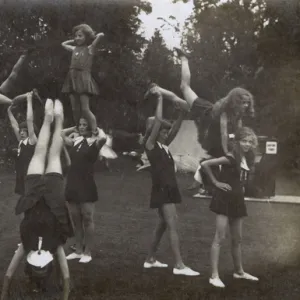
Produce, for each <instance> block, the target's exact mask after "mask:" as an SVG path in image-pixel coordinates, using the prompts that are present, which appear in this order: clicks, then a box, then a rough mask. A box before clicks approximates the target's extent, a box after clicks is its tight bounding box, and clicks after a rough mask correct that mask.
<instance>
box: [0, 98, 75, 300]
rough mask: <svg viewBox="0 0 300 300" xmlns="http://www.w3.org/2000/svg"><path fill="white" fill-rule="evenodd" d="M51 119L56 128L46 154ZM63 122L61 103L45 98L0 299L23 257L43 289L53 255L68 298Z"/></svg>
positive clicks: (4, 296)
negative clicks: (17, 240)
mask: <svg viewBox="0 0 300 300" xmlns="http://www.w3.org/2000/svg"><path fill="white" fill-rule="evenodd" d="M53 118H54V119H55V129H54V133H53V136H52V141H51V146H50V148H49V151H48V143H49V140H50V135H51V133H50V128H51V124H52V122H53ZM63 121H64V116H63V107H62V104H61V102H60V101H59V100H55V105H54V107H53V101H52V100H51V99H47V101H46V104H45V117H44V122H43V125H42V128H41V131H40V134H39V137H38V140H37V144H36V147H35V151H34V155H33V157H32V159H31V161H30V164H29V167H28V171H27V176H26V179H25V194H24V196H21V198H20V200H19V202H18V205H17V207H16V214H17V215H18V214H21V213H24V218H23V220H22V222H21V224H20V236H21V244H20V245H19V248H18V249H17V251H16V253H15V255H14V257H13V259H12V261H11V264H10V266H9V268H8V270H7V273H6V276H5V280H4V285H3V289H2V295H1V300H5V299H7V294H8V286H9V283H10V280H11V277H12V276H13V274H14V272H15V271H16V269H17V267H18V265H19V263H20V261H21V259H22V257H23V256H24V255H26V265H25V272H26V273H27V275H29V277H30V278H31V279H32V280H33V281H34V282H35V283H36V284H37V287H38V288H45V284H46V282H47V279H48V278H49V275H50V273H51V270H52V262H53V259H54V256H56V257H57V259H58V263H59V266H60V270H61V272H62V275H63V280H64V285H63V297H62V299H63V300H67V299H68V295H69V269H68V264H67V260H66V257H65V253H64V249H63V244H64V243H65V242H66V240H67V238H68V237H71V236H72V235H73V227H72V223H71V218H70V215H69V213H68V209H67V207H66V203H65V197H64V184H63V176H62V167H61V160H60V156H61V149H62V146H63V140H62V138H61V130H62V126H63ZM47 152H48V153H47ZM46 159H47V166H46V167H45V163H46Z"/></svg>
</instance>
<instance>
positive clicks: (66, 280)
mask: <svg viewBox="0 0 300 300" xmlns="http://www.w3.org/2000/svg"><path fill="white" fill-rule="evenodd" d="M56 254H57V258H58V263H59V266H60V270H61V274H62V276H63V293H62V297H61V299H62V300H68V298H69V294H70V272H69V267H68V262H67V259H66V254H65V251H64V248H63V247H62V246H59V247H58V248H57V251H56Z"/></svg>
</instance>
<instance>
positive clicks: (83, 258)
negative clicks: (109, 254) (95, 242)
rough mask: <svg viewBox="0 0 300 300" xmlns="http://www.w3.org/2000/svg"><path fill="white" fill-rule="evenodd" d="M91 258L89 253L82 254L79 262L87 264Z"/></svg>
mask: <svg viewBox="0 0 300 300" xmlns="http://www.w3.org/2000/svg"><path fill="white" fill-rule="evenodd" d="M91 260H92V256H91V255H83V256H82V257H81V258H80V260H79V262H80V263H82V264H87V263H89V262H90V261H91Z"/></svg>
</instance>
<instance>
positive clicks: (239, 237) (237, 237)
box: [231, 235, 242, 247]
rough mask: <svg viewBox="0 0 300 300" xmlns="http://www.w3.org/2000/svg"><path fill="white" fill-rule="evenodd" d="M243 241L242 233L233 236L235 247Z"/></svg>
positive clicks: (232, 242) (232, 243)
mask: <svg viewBox="0 0 300 300" xmlns="http://www.w3.org/2000/svg"><path fill="white" fill-rule="evenodd" d="M241 243H242V237H241V236H240V235H238V236H233V237H231V245H232V246H233V247H237V246H239V245H241Z"/></svg>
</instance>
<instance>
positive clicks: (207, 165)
mask: <svg viewBox="0 0 300 300" xmlns="http://www.w3.org/2000/svg"><path fill="white" fill-rule="evenodd" d="M229 164H230V161H229V160H228V158H227V157H225V156H222V157H219V158H213V159H209V160H205V161H203V162H202V163H201V167H202V168H203V170H204V172H205V173H206V174H207V175H208V177H209V179H210V181H211V183H212V184H213V185H214V186H215V187H217V188H219V189H221V190H223V191H230V190H231V186H230V185H228V184H227V183H223V182H220V181H218V180H217V179H216V177H215V175H214V173H213V171H212V169H211V167H213V166H220V165H229Z"/></svg>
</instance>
